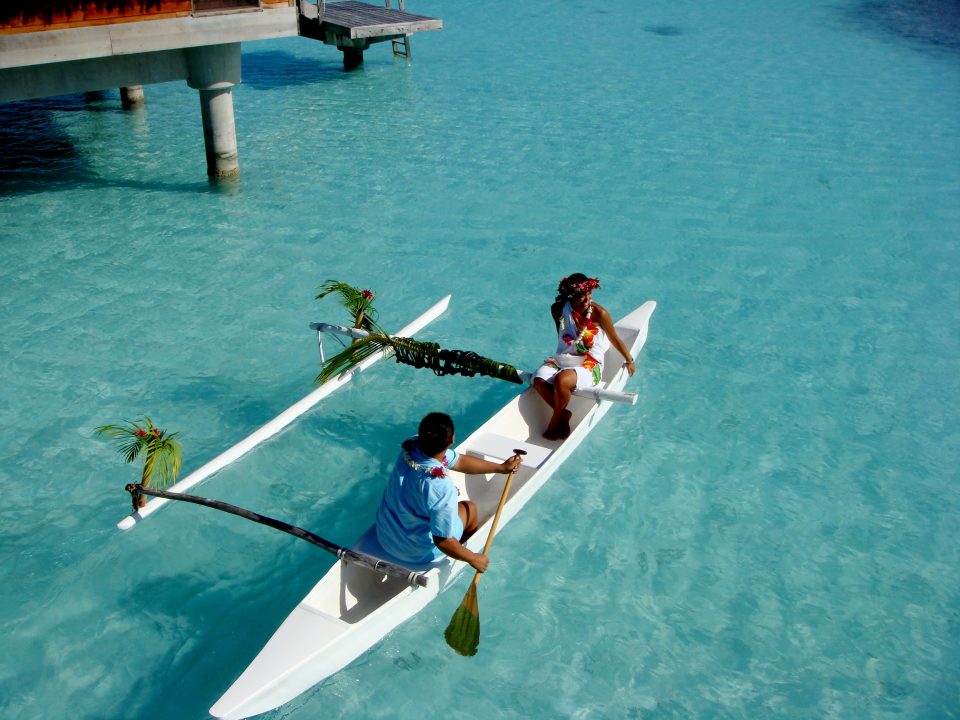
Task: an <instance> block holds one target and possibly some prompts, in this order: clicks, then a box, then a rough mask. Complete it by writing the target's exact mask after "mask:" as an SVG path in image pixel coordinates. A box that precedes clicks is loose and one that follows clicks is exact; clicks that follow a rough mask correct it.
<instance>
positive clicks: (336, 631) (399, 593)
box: [210, 300, 656, 720]
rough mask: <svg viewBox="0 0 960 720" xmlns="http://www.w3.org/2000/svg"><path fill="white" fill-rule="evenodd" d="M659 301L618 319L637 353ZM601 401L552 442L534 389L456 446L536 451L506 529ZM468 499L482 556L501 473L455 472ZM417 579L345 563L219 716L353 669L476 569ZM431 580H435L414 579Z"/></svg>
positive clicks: (455, 565) (370, 543)
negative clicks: (363, 656)
mask: <svg viewBox="0 0 960 720" xmlns="http://www.w3.org/2000/svg"><path fill="white" fill-rule="evenodd" d="M654 309H656V303H655V302H654V301H652V300H650V301H647V302H646V303H644V304H643V305H641V306H640V307H639V308H637V309H636V310H634V311H633V312H632V313H630V314H629V315H627V316H626V317H625V318H623V319H622V320H620V321H619V322H618V323H616V328H617V332H618V333H619V335H620V337H621V338H622V339H623V342H624V344H625V345H626V346H627V347H629V348H631V352H632V354H633V356H634V357H636V356H637V355H638V353H639V352H640V350H641V348H642V347H643V345H644V343H645V342H646V339H647V328H648V325H649V322H650V316H651V315H652V314H653V311H654ZM622 362H623V360H622V358H621V357H620V354H619V353H618V352H617V351H616V350H614V349H613V348H610V350H608V352H607V357H606V362H605V363H604V375H603V380H602V383H603V385H604V387H605V388H606V389H608V390H614V391H619V390H620V389H621V388H623V386H624V384H625V383H626V380H627V372H626V370H625V369H623V367H622ZM610 405H611V402H610V401H609V400H603V399H600V398H596V399H590V398H586V397H573V398H572V399H571V401H570V405H569V406H568V407H569V410H570V411H571V413H572V418H571V421H570V426H571V433H570V436H569V437H568V438H567V439H566V440H552V441H551V440H546V439H544V438H543V437H542V435H541V433H542V432H543V429H544V428H545V427H546V426H547V422H548V420H549V418H550V413H549V408H548V407H547V405H546V403H545V402H543V400H542V399H541V398H540V397H539V396H538V395H537V394H536V392H535V391H534V390H533V389H532V388H529V389H527V390H525V391H524V392H522V393H521V394H520V395H518V396H517V397H515V398H514V399H513V400H511V401H510V402H509V403H507V405H506V406H504V407H503V408H502V409H501V410H500V411H499V412H497V414H495V415H494V416H493V417H491V418H490V419H489V420H487V422H485V423H484V424H483V425H481V426H480V428H478V429H477V430H476V431H475V432H474V433H473V434H471V435H470V436H469V437H468V438H467V439H466V440H464V441H463V442H462V443H460V444H459V445H458V446H457V451H458V452H460V453H467V454H470V455H476V456H478V457H483V458H486V459H488V460H494V461H496V462H502V461H503V460H505V459H506V458H508V457H510V456H511V455H512V454H513V450H514V448H522V449H524V450H526V451H527V455H526V456H525V457H524V458H523V464H522V465H521V467H520V470H519V471H518V472H517V474H516V476H515V477H514V480H513V485H512V487H511V491H510V495H509V497H508V499H507V502H506V505H505V506H504V508H503V512H502V515H501V517H500V525H499V527H500V528H501V529H502V528H503V527H504V526H505V525H506V523H507V522H509V520H510V519H511V518H512V517H513V516H514V515H516V514H517V512H518V511H519V510H520V509H521V508H522V507H523V506H524V505H525V504H526V503H527V502H528V501H529V500H530V498H531V497H533V495H534V493H536V492H537V490H539V489H540V488H541V487H542V486H543V484H544V483H545V482H546V481H547V480H548V479H549V478H550V476H551V475H553V473H554V472H555V471H556V470H557V468H559V467H560V465H561V464H562V463H563V462H564V461H565V460H566V459H567V457H568V456H569V455H570V453H571V452H573V450H574V449H575V448H576V447H577V446H578V445H579V444H580V443H581V442H583V439H584V438H585V437H586V436H587V434H588V433H589V432H590V431H591V430H592V429H593V428H594V427H595V426H596V425H597V423H598V422H599V421H600V419H601V418H602V417H603V416H604V415H605V414H606V413H607V411H608V410H609V409H610ZM450 475H451V477H452V479H453V481H454V483H455V484H456V485H457V487H458V489H459V491H460V496H461V498H469V499H470V500H473V501H474V502H475V503H476V504H477V507H478V510H479V512H480V517H481V518H483V519H484V521H483V524H482V525H481V527H480V529H479V530H478V531H477V532H476V534H474V536H473V537H472V538H470V540H468V541H467V547H469V548H470V549H471V550H473V551H474V552H480V551H481V550H482V548H483V545H484V542H485V541H486V539H487V535H488V534H489V532H490V526H491V520H492V517H493V514H494V512H495V511H496V508H497V504H498V502H499V500H500V495H501V492H502V490H503V476H501V475H486V476H485V475H470V476H464V475H462V474H461V473H456V472H451V473H450ZM354 549H356V550H359V551H361V552H364V553H367V554H369V555H373V556H375V557H379V558H382V559H384V560H386V561H388V562H392V563H395V564H400V565H403V563H401V562H399V561H398V560H397V559H396V558H392V557H390V556H389V555H388V554H386V553H385V552H384V550H383V549H382V548H381V547H379V544H378V543H377V541H376V536H375V533H374V532H373V528H370V529H369V530H367V532H366V533H365V534H364V535H363V536H362V537H361V538H360V540H359V541H358V542H357V543H356V544H355V545H354ZM407 567H409V569H410V571H411V576H410V579H409V580H404V579H401V578H399V577H396V576H393V575H384V574H381V573H378V572H375V571H372V570H370V569H368V568H366V567H364V566H361V565H355V564H350V563H346V562H342V561H341V562H338V563H336V564H335V565H334V566H333V567H332V568H330V570H329V571H328V572H327V574H326V575H324V576H323V577H322V578H321V579H320V581H319V582H318V583H317V584H316V585H315V586H314V588H313V589H312V590H311V591H310V592H309V593H308V594H307V596H306V597H305V598H304V599H303V600H301V601H300V604H299V605H297V607H296V608H294V610H293V612H292V613H290V615H289V616H288V617H287V619H286V620H284V622H283V624H282V625H280V627H279V628H278V629H277V631H276V632H275V633H274V635H273V637H271V638H270V640H269V641H268V642H267V644H266V645H265V646H264V648H263V649H262V650H261V651H260V653H259V654H258V655H257V656H256V658H254V660H253V662H252V663H250V666H249V667H248V668H247V669H246V670H244V671H243V674H241V675H240V677H239V678H237V680H236V682H234V683H233V685H232V686H231V687H230V688H229V689H228V690H227V692H226V693H224V695H223V697H221V698H220V699H219V700H218V701H217V703H216V704H215V705H214V706H213V707H212V708H210V714H211V715H213V716H214V717H217V718H227V719H229V720H236V719H239V718H247V717H250V716H252V715H258V714H260V713H264V712H267V711H268V710H273V709H274V708H277V707H279V706H280V705H283V704H284V703H286V702H288V701H290V700H292V699H293V698H295V697H297V696H298V695H300V694H301V693H302V692H304V691H305V690H308V689H309V688H311V687H312V686H313V685H315V684H317V683H318V682H320V681H321V680H323V679H324V678H327V677H329V676H330V675H332V674H333V673H335V672H337V671H339V670H340V669H342V668H344V667H345V666H346V665H348V664H349V663H351V662H352V661H353V660H355V659H356V658H357V657H359V656H360V655H361V654H362V653H363V652H365V651H366V650H368V649H370V648H371V647H373V646H374V645H376V644H377V643H378V642H379V641H380V640H381V639H382V638H383V637H384V636H385V635H386V634H387V633H389V632H390V631H391V630H393V629H394V628H395V627H397V626H398V625H399V624H400V623H402V622H403V621H405V620H407V619H408V618H410V617H412V616H413V615H415V614H416V613H417V612H419V611H420V610H422V609H423V608H424V607H425V606H426V605H427V603H429V602H430V601H431V600H433V599H434V598H435V597H436V596H437V595H438V594H439V593H440V592H442V591H443V590H445V589H447V588H448V587H450V585H451V584H452V583H453V582H454V581H455V580H456V579H457V577H458V576H459V575H460V573H461V572H463V570H464V569H465V568H468V567H469V566H468V565H467V564H466V563H464V562H461V561H454V560H452V559H450V558H444V559H442V560H439V561H437V562H436V563H433V564H430V565H421V566H410V565H407ZM415 577H419V578H420V579H422V578H424V577H425V579H426V581H427V582H426V585H425V586H421V585H418V584H416V583H415V582H414V581H413V579H414V578H415Z"/></svg>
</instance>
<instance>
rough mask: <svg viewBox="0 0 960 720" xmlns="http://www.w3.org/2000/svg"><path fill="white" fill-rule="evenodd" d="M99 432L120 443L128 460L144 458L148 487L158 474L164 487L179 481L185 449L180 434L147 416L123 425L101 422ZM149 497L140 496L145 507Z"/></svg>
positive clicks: (118, 449) (158, 480)
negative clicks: (164, 427) (178, 436)
mask: <svg viewBox="0 0 960 720" xmlns="http://www.w3.org/2000/svg"><path fill="white" fill-rule="evenodd" d="M95 433H96V435H97V437H101V438H105V439H107V440H111V441H113V442H114V443H116V446H117V452H119V453H120V456H121V457H122V458H123V459H124V462H128V463H131V462H133V461H134V460H136V459H137V458H141V457H142V458H143V472H142V473H141V476H140V477H141V479H140V482H141V483H142V484H143V485H144V486H146V487H150V483H151V482H152V481H153V479H154V477H156V479H157V483H158V485H159V487H161V488H165V487H167V486H169V485H172V484H173V483H174V482H176V480H177V476H178V475H179V474H180V466H181V465H182V463H183V450H182V448H181V446H180V441H179V440H177V439H176V437H177V435H179V434H180V433H176V432H175V433H168V432H166V431H164V430H161V429H160V428H158V427H157V426H156V425H154V424H153V421H152V420H151V419H150V418H148V417H146V416H144V417H142V418H140V420H138V421H136V422H134V421H129V420H128V421H127V422H126V423H125V424H123V425H100V426H99V427H97V428H96V429H95ZM146 500H147V498H146V496H141V497H140V504H141V506H142V505H143V504H144V503H145V502H146Z"/></svg>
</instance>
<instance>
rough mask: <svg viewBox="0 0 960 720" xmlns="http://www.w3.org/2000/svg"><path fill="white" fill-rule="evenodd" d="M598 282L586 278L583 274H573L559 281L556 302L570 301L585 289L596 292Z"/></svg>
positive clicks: (594, 279) (598, 286) (598, 285)
mask: <svg viewBox="0 0 960 720" xmlns="http://www.w3.org/2000/svg"><path fill="white" fill-rule="evenodd" d="M599 288H600V281H599V280H597V279H596V278H588V277H587V276H586V275H584V274H583V273H574V274H573V275H569V276H567V277H565V278H564V279H563V280H561V281H560V285H559V286H558V287H557V297H556V301H557V302H560V301H561V300H570V299H571V298H574V297H576V296H577V295H579V294H581V293H582V292H583V291H584V290H585V289H590V290H598V289H599Z"/></svg>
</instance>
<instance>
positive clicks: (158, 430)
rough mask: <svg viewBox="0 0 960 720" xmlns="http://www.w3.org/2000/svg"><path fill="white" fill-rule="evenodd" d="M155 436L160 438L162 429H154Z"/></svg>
mask: <svg viewBox="0 0 960 720" xmlns="http://www.w3.org/2000/svg"><path fill="white" fill-rule="evenodd" d="M153 434H154V435H156V436H157V437H160V428H154V429H153Z"/></svg>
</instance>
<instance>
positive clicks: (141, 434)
mask: <svg viewBox="0 0 960 720" xmlns="http://www.w3.org/2000/svg"><path fill="white" fill-rule="evenodd" d="M146 436H147V431H146V430H144V429H143V428H137V437H146Z"/></svg>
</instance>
